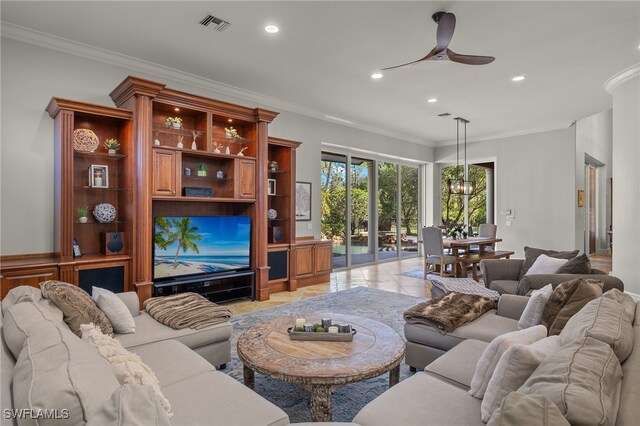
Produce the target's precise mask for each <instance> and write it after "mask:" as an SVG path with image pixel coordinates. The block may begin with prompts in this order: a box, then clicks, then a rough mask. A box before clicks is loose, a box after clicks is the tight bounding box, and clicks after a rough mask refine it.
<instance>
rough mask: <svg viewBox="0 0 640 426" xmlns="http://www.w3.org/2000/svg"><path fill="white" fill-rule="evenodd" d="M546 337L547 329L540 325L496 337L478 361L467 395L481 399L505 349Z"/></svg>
mask: <svg viewBox="0 0 640 426" xmlns="http://www.w3.org/2000/svg"><path fill="white" fill-rule="evenodd" d="M546 336H547V329H546V328H545V327H544V326H542V325H536V326H534V327H530V328H525V329H524V330H518V331H513V332H511V333H507V334H503V335H501V336H498V337H496V338H495V339H493V340H492V341H491V343H489V346H487V348H486V349H485V351H484V353H483V354H482V356H481V357H480V359H479V360H478V363H477V365H476V371H475V373H474V374H473V379H471V386H470V389H469V394H471V396H473V397H475V398H479V399H482V398H483V397H484V393H485V391H486V390H487V386H488V385H489V380H490V379H491V376H492V375H493V371H494V370H495V368H496V365H497V364H498V361H499V360H500V357H502V354H503V353H505V351H506V350H507V349H509V348H510V347H511V346H513V345H515V344H518V343H519V344H523V345H529V344H531V343H533V342H536V341H538V340H540V339H544V338H545V337H546Z"/></svg>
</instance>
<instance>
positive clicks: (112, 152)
mask: <svg viewBox="0 0 640 426" xmlns="http://www.w3.org/2000/svg"><path fill="white" fill-rule="evenodd" d="M107 152H108V153H109V155H116V150H115V149H110V150H109V151H107Z"/></svg>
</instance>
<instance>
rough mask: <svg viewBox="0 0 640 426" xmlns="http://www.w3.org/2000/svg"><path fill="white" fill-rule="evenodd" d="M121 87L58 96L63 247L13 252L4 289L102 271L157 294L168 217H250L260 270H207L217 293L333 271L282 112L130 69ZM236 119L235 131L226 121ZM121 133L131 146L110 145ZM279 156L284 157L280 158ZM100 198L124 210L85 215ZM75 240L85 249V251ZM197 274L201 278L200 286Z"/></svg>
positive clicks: (288, 284) (256, 290) (58, 213)
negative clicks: (102, 94) (87, 141)
mask: <svg viewBox="0 0 640 426" xmlns="http://www.w3.org/2000/svg"><path fill="white" fill-rule="evenodd" d="M110 96H111V98H112V100H113V101H114V103H115V105H116V107H115V108H113V107H106V106H100V105H94V104H89V103H85V102H78V101H70V100H65V99H61V98H54V99H52V100H51V102H50V103H49V105H48V107H47V112H48V113H49V115H50V116H51V117H52V118H53V119H54V123H55V124H54V143H55V149H54V156H55V160H54V163H55V168H54V169H55V172H54V174H55V196H54V199H55V205H54V216H55V219H54V228H55V231H54V244H55V249H56V250H57V252H56V253H51V254H48V255H44V256H42V257H38V256H34V255H25V256H14V257H11V256H9V257H4V258H3V262H2V265H0V268H1V269H0V272H1V274H2V276H1V292H0V293H1V297H4V296H5V295H6V293H7V292H8V291H9V290H10V289H11V288H13V287H15V286H17V285H20V284H28V285H37V283H39V282H40V281H43V280H44V279H60V280H62V281H67V282H70V283H74V284H76V285H86V284H87V282H88V283H89V284H91V281H92V280H96V279H97V278H95V277H96V274H95V272H98V273H99V274H107V275H109V276H111V277H115V278H116V281H118V282H120V283H121V288H116V289H115V290H120V291H122V290H124V291H127V290H135V291H137V292H138V294H139V295H140V299H141V300H142V301H144V300H146V299H147V298H149V297H151V296H152V294H153V293H154V291H153V289H154V283H153V246H154V223H153V220H154V217H157V216H206V215H216V216H249V217H250V218H251V256H250V259H251V261H250V271H243V272H242V274H238V276H237V277H234V275H233V274H224V275H220V276H218V277H216V276H212V277H206V278H203V279H202V284H203V285H206V286H207V287H208V288H210V289H211V291H202V293H204V294H208V293H211V294H216V295H217V296H216V300H225V299H232V298H236V297H255V298H256V299H257V300H267V299H268V298H269V294H270V293H273V292H277V291H287V290H288V291H293V290H295V289H297V288H298V286H301V285H309V284H312V283H316V282H323V281H328V280H329V273H330V271H331V244H330V242H323V241H316V240H308V239H304V240H296V228H295V225H296V222H295V181H296V170H295V164H296V149H297V148H298V146H299V145H300V143H299V142H295V141H290V140H285V139H280V138H269V136H268V125H269V123H270V122H271V121H272V120H273V119H274V118H275V117H276V116H277V115H278V113H276V112H273V111H269V110H266V109H262V108H247V107H244V106H239V105H234V104H230V103H226V102H221V101H216V100H212V99H207V98H204V97H200V96H195V95H191V94H187V93H183V92H178V91H175V90H172V89H168V88H166V87H165V85H164V84H160V83H156V82H152V81H148V80H144V79H141V78H137V77H131V76H130V77H127V78H126V79H125V80H124V81H123V82H122V83H120V84H119V85H118V86H117V87H116V88H115V89H114V90H113V91H112V92H111V94H110ZM169 117H179V118H180V119H181V120H182V122H181V125H180V126H177V128H173V127H172V126H170V125H168V123H167V118H169ZM169 121H170V120H169ZM230 127H233V128H234V129H235V133H234V134H229V133H228V132H227V131H226V130H225V129H226V128H230ZM78 129H88V130H91V131H92V132H93V133H94V134H95V136H97V139H98V140H99V141H100V146H99V147H98V148H97V149H95V150H93V151H89V152H87V151H86V150H85V151H83V150H78V149H74V131H76V130H78ZM110 138H113V139H117V140H118V142H119V143H120V145H121V146H120V149H119V150H118V151H117V153H115V154H113V153H111V154H110V153H108V152H107V149H106V148H105V147H104V146H102V143H103V142H104V141H105V140H106V139H110ZM76 148H77V147H76ZM272 161H275V162H277V163H278V166H277V168H274V169H272V168H271V167H270V163H271V162H272ZM96 165H97V166H98V167H99V168H100V167H102V168H103V169H104V171H105V174H106V176H105V179H106V178H107V177H108V185H102V180H101V181H100V183H101V185H95V184H92V181H91V176H90V168H91V166H96ZM105 166H106V168H105ZM100 178H102V175H100ZM101 203H108V204H111V205H112V206H114V207H115V209H116V212H117V214H116V218H115V220H113V221H109V222H106V223H101V222H99V221H98V220H96V219H95V218H94V217H93V215H92V214H91V213H89V215H88V220H87V221H86V222H84V221H83V222H81V221H80V219H79V217H78V215H77V213H76V212H77V209H78V207H81V206H88V207H89V211H90V212H91V211H92V210H93V208H94V207H95V206H96V205H97V204H101ZM270 209H273V210H275V211H276V212H277V216H276V217H275V218H269V217H268V210H270ZM114 234H115V235H116V236H115V237H113V238H120V239H121V240H122V242H123V246H122V248H121V249H120V250H118V252H117V253H115V254H114V253H110V252H109V250H106V249H105V247H104V246H105V241H104V240H105V238H108V237H109V236H113V235H114ZM105 236H107V237H105ZM74 240H75V241H76V242H77V244H78V246H79V247H80V250H81V252H82V255H81V256H74V245H73V242H74ZM327 247H328V249H327ZM76 255H77V253H76ZM235 278H237V279H238V284H237V285H234V279H235ZM197 281H198V280H195V281H194V280H191V281H190V282H189V285H190V287H189V289H191V290H192V289H193V286H194V284H195V285H197V284H198V282H197ZM248 283H250V284H248ZM249 286H251V287H252V288H250V287H249ZM157 287H158V288H162V290H161V291H160V292H158V291H156V293H159V294H167V288H166V287H167V286H166V285H164V286H157ZM247 289H249V290H251V291H250V292H247ZM174 290H176V289H174ZM236 290H237V291H236Z"/></svg>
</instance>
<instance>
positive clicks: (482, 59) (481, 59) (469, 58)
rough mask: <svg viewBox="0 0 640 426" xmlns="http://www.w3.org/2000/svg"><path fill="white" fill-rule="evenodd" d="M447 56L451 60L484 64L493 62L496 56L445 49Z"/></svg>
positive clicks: (469, 63) (468, 63)
mask: <svg viewBox="0 0 640 426" xmlns="http://www.w3.org/2000/svg"><path fill="white" fill-rule="evenodd" d="M447 57H448V58H449V60H450V61H452V62H458V63H460V64H467V65H486V64H490V63H491V62H493V61H494V60H495V59H496V58H494V57H493V56H476V55H459V54H457V53H456V52H454V51H452V50H449V49H447Z"/></svg>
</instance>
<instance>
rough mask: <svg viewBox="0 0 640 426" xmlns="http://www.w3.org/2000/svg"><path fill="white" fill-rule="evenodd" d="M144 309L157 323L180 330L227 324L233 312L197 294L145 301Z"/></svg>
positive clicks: (153, 298)
mask: <svg viewBox="0 0 640 426" xmlns="http://www.w3.org/2000/svg"><path fill="white" fill-rule="evenodd" d="M144 309H145V310H146V311H147V313H148V314H149V315H151V317H152V318H153V319H155V320H156V321H158V322H160V323H162V324H164V325H166V326H169V327H171V328H175V329H176V330H179V329H181V328H186V327H190V328H195V329H196V330H200V329H201V328H205V327H208V326H210V325H214V324H220V323H223V322H226V321H228V320H229V318H231V312H230V311H229V309H227V308H225V307H224V306H219V305H216V304H215V303H213V302H211V301H210V300H208V299H206V298H204V297H203V296H200V295H199V294H196V293H179V294H174V295H171V296H164V297H152V298H150V299H147V300H145V302H144Z"/></svg>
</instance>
